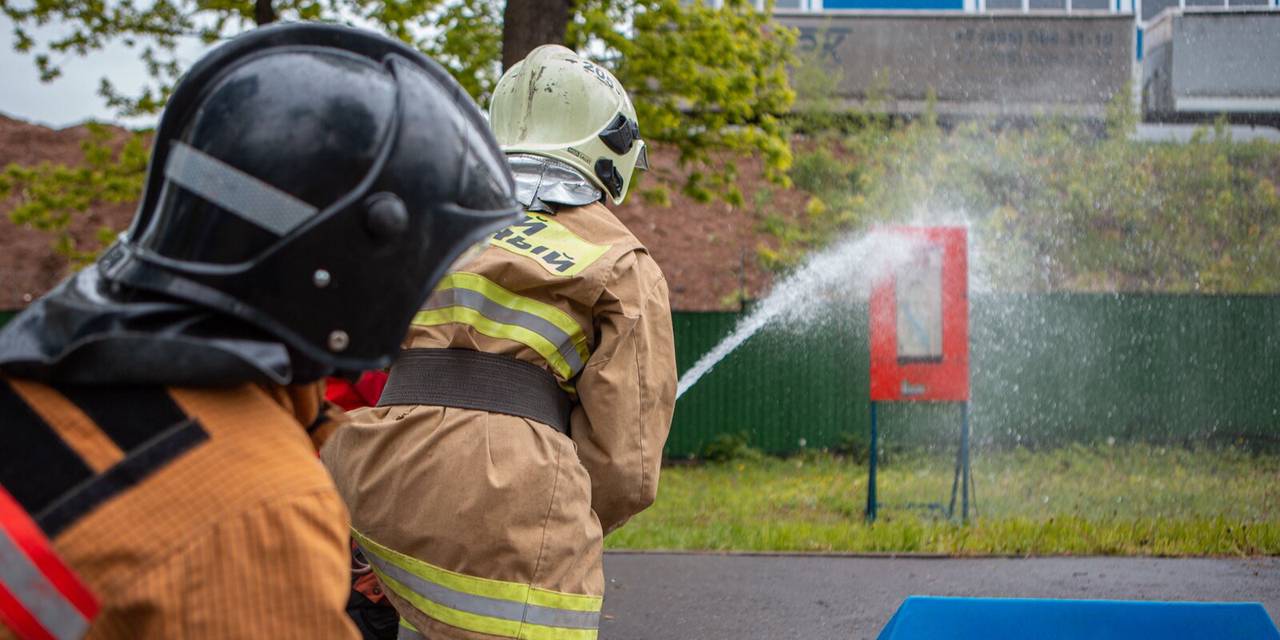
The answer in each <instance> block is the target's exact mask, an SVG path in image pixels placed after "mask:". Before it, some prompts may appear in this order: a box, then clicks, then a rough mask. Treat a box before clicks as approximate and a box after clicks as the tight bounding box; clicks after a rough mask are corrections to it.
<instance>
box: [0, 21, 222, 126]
mask: <svg viewBox="0 0 1280 640" xmlns="http://www.w3.org/2000/svg"><path fill="white" fill-rule="evenodd" d="M37 33H38V34H39V36H38V37H37V41H38V42H41V41H43V39H42V36H43V35H44V34H46V33H50V31H45V30H43V29H42V30H40V31H38V32H37ZM201 51H203V47H201V46H200V44H199V43H198V42H193V43H191V44H189V45H188V46H186V47H184V48H183V49H182V52H181V53H182V57H183V59H184V62H185V64H184V65H183V66H184V67H185V66H187V65H189V64H190V63H191V62H193V61H194V60H195V59H197V58H199V56H200V53H201ZM139 56H140V53H139V51H138V50H137V49H129V48H127V47H125V46H124V45H115V46H112V47H109V48H107V49H105V50H103V51H98V52H94V53H92V54H90V55H89V56H88V57H86V58H80V57H77V56H74V55H68V56H66V58H65V60H64V62H63V64H62V76H61V77H59V78H58V79H57V80H54V81H53V82H51V83H43V82H40V75H39V74H38V73H37V72H36V65H35V62H34V61H33V60H32V58H31V56H30V55H25V54H19V53H16V52H14V50H13V23H12V22H11V21H10V20H9V19H8V18H6V17H3V16H0V113H4V114H5V115H7V116H10V117H15V118H19V119H22V120H27V121H31V122H38V123H40V124H43V125H47V126H51V127H65V126H67V125H73V124H79V123H81V122H84V121H85V120H90V119H95V120H108V121H112V122H120V123H122V124H127V125H129V126H149V125H154V124H155V118H154V117H151V118H142V119H134V120H129V121H125V122H121V121H120V119H118V118H116V117H115V114H114V113H113V112H112V111H111V110H110V109H108V108H107V106H106V104H105V101H104V100H103V99H102V98H101V97H99V96H98V82H99V80H100V79H101V78H102V77H103V76H109V77H110V78H111V81H112V82H113V83H115V84H116V86H117V88H119V89H121V90H129V91H130V92H132V91H134V90H136V89H138V88H140V87H141V86H142V85H143V83H144V82H145V81H146V79H147V70H146V67H145V66H143V64H142V61H141V60H140V59H139Z"/></svg>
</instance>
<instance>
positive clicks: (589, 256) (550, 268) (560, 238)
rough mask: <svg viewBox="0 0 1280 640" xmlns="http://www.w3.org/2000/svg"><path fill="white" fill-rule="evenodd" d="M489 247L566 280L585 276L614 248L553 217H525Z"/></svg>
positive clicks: (497, 236) (499, 235)
mask: <svg viewBox="0 0 1280 640" xmlns="http://www.w3.org/2000/svg"><path fill="white" fill-rule="evenodd" d="M489 244H491V245H493V246H495V247H498V248H501V249H505V250H507V251H510V252H511V253H514V254H516V255H518V256H524V257H526V258H529V259H530V260H533V261H534V262H535V263H537V264H538V266H540V267H542V268H543V269H546V271H547V273H550V274H551V275H555V276H564V277H569V276H575V275H578V274H579V273H582V270H583V269H586V268H587V267H589V266H591V264H592V263H593V262H595V261H596V260H599V259H600V256H603V255H604V254H605V253H607V252H608V251H609V249H610V247H612V245H607V244H593V243H590V242H587V241H586V240H583V239H582V238H580V237H578V234H576V233H574V232H572V231H570V230H569V229H568V228H566V227H565V226H564V225H563V224H560V223H559V222H557V221H556V220H555V219H554V218H553V217H551V216H545V215H542V214H537V213H528V214H525V217H524V219H523V220H521V221H520V222H517V223H515V224H513V225H511V226H510V227H507V228H506V229H503V230H502V231H499V232H497V233H495V234H493V237H492V238H490V239H489Z"/></svg>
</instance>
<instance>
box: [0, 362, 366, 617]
mask: <svg viewBox="0 0 1280 640" xmlns="http://www.w3.org/2000/svg"><path fill="white" fill-rule="evenodd" d="M321 398H322V396H321V390H320V385H318V384H316V385H307V386H297V387H271V388H268V387H263V386H257V385H250V384H242V385H240V386H237V387H230V388H201V389H193V388H172V387H171V388H165V387H160V386H86V385H80V386H76V385H54V386H47V385H45V384H39V383H35V382H30V381H25V380H21V379H15V378H3V377H0V423H3V425H4V431H5V434H4V436H5V447H4V448H3V450H2V453H0V486H2V487H3V491H0V525H3V527H2V528H0V582H2V583H3V587H4V588H3V589H0V619H2V620H3V623H4V624H0V638H13V637H21V638H57V639H58V640H64V639H69V638H78V637H82V636H84V635H85V634H86V633H87V637H89V638H350V637H357V636H356V631H355V628H354V627H353V626H352V624H351V622H350V620H349V619H348V618H347V616H346V614H345V611H344V606H345V603H346V599H347V590H346V587H347V585H348V584H349V583H348V580H347V575H348V571H349V565H348V561H349V552H348V546H347V530H346V527H345V523H346V522H347V516H346V510H345V508H344V506H343V504H342V502H341V501H340V500H339V498H338V496H337V494H336V493H335V491H334V488H333V484H332V482H331V481H330V480H329V478H328V476H327V475H326V474H325V472H324V469H323V468H322V466H321V465H320V463H319V462H318V461H317V460H316V453H315V446H314V444H313V442H312V440H310V439H309V438H308V434H307V431H306V429H305V427H304V425H311V426H314V427H317V429H316V430H317V431H326V430H329V427H326V426H321V424H320V423H322V422H323V421H324V419H323V417H322V415H321V414H322V406H323V405H322V404H321V403H322V399H321ZM6 626H7V627H8V628H7V629H6ZM15 634H18V635H15Z"/></svg>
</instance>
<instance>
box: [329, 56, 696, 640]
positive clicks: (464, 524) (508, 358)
mask: <svg viewBox="0 0 1280 640" xmlns="http://www.w3.org/2000/svg"><path fill="white" fill-rule="evenodd" d="M490 123H491V126H492V127H493V129H494V133H495V136H496V137H497V138H498V141H499V143H500V144H501V145H502V147H503V150H504V151H506V153H507V154H508V159H509V160H510V162H511V166H512V169H513V171H514V173H515V175H516V185H517V186H516V192H517V199H518V200H520V201H521V203H522V204H523V205H524V206H525V208H526V209H527V210H528V214H527V215H526V216H525V218H524V220H523V221H521V222H519V223H518V224H516V225H514V226H511V227H509V228H507V229H505V230H503V231H500V232H498V233H497V234H495V235H494V236H493V237H492V238H491V239H490V241H489V244H488V247H487V248H485V249H484V250H483V252H482V253H480V254H479V255H478V256H477V257H475V258H474V259H472V260H471V261H469V262H467V263H466V264H464V265H463V267H462V268H461V270H458V271H455V272H454V273H452V274H451V275H449V276H447V277H446V278H445V280H444V281H443V282H442V283H441V284H440V285H439V286H438V287H437V288H436V291H435V292H434V294H433V295H432V296H431V298H430V299H428V301H427V304H426V305H425V306H424V308H423V309H422V311H421V312H420V313H419V314H418V315H417V316H416V317H415V319H414V324H413V326H412V327H411V328H410V332H409V336H408V338H407V339H406V347H407V348H406V350H405V351H404V352H403V353H402V354H401V357H400V359H399V360H398V361H397V363H396V365H395V366H394V367H393V368H392V371H391V377H390V380H389V381H388V385H387V389H386V391H385V393H384V395H383V397H382V400H381V402H380V403H379V406H378V407H374V408H367V409H361V410H358V411H356V412H354V413H352V414H350V416H351V418H352V421H353V422H354V424H353V426H352V427H351V428H348V429H344V430H341V431H339V433H338V434H337V435H335V437H334V438H333V439H331V440H330V441H329V443H328V444H327V445H326V447H325V449H324V450H323V451H322V457H323V459H324V461H325V464H326V466H327V467H328V468H329V469H330V471H331V472H332V473H333V475H334V478H335V481H336V482H337V485H338V487H339V492H340V493H341V494H342V496H343V498H344V499H345V500H346V502H347V504H348V506H349V507H350V509H351V512H352V528H353V537H354V539H355V541H356V542H357V544H358V545H359V546H360V548H361V550H362V551H363V552H364V555H365V557H366V558H367V559H368V561H369V563H370V564H371V565H372V568H373V570H374V571H375V572H376V573H377V575H378V577H379V579H380V580H381V581H382V583H383V585H384V587H386V591H387V592H388V593H389V595H390V597H391V599H392V601H393V603H394V604H395V605H396V608H397V609H398V610H399V612H400V614H401V616H402V622H401V631H400V637H402V638H411V637H419V634H421V635H423V636H425V637H428V638H432V639H436V638H468V639H472V638H547V639H560V638H565V639H585V638H594V637H596V633H597V628H598V623H599V617H600V607H601V603H602V596H603V593H604V576H603V568H602V563H601V545H602V539H603V535H604V534H605V533H608V532H609V531H612V530H613V529H616V528H617V527H619V526H621V525H622V524H623V523H625V522H626V521H627V519H629V518H630V517H631V516H633V515H635V514H636V513H638V512H640V511H641V510H643V509H644V508H646V507H647V506H649V504H651V503H652V502H653V500H654V498H655V496H656V492H657V488H658V473H659V470H660V462H661V457H662V448H663V444H664V442H665V440H666V437H667V431H668V429H669V427H670V421H671V413H672V408H673V405H674V402H675V385H676V369H675V354H674V346H673V343H672V330H671V314H670V308H669V303H668V300H667V285H666V281H665V280H664V278H663V276H662V273H661V271H660V270H659V269H658V266H657V264H656V263H654V261H653V259H652V258H651V257H650V256H649V254H648V252H647V251H646V250H645V248H644V247H643V246H642V245H641V244H640V243H639V242H638V241H637V240H636V238H635V236H633V235H632V234H631V232H630V231H628V230H627V228H626V227H625V226H623V224H622V223H620V222H619V221H618V219H617V218H616V217H614V215H613V214H612V213H610V211H609V210H608V209H607V208H605V206H604V205H603V204H602V201H603V200H604V199H605V197H608V198H610V199H611V200H612V201H613V202H615V203H617V202H621V201H622V199H623V198H624V197H625V196H626V192H627V188H628V186H630V183H631V177H632V172H633V170H634V169H636V168H645V166H646V155H645V145H644V142H643V141H642V140H640V137H639V128H638V126H637V124H636V119H635V111H634V109H633V107H632V105H631V102H630V100H629V99H628V97H627V95H626V93H625V91H624V90H623V88H622V86H621V85H620V84H619V83H618V81H617V80H616V79H615V78H613V76H612V75H611V74H609V72H607V71H605V70H604V69H601V68H599V67H597V66H595V65H594V64H592V63H591V62H589V61H586V60H583V59H581V58H579V57H578V56H577V55H575V54H574V53H573V52H571V51H569V50H568V49H565V48H564V47H559V46H554V45H548V46H544V47H540V48H538V49H535V50H534V51H533V52H532V53H531V54H530V55H529V57H528V58H526V59H525V60H524V61H522V62H521V63H519V64H517V65H515V66H514V67H512V68H511V69H510V70H509V71H508V72H507V73H506V74H505V75H504V76H503V77H502V79H501V80H500V81H499V83H498V86H497V88H496V89H495V92H494V98H493V102H492V104H491V106H490Z"/></svg>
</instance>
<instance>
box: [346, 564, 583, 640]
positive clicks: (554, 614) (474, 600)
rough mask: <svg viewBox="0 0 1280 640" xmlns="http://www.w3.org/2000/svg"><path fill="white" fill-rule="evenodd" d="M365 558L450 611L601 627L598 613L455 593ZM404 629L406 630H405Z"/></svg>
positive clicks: (546, 623) (572, 626) (567, 626)
mask: <svg viewBox="0 0 1280 640" xmlns="http://www.w3.org/2000/svg"><path fill="white" fill-rule="evenodd" d="M365 558H367V559H368V560H369V562H370V563H372V564H373V566H375V567H377V569H378V571H380V572H381V573H384V574H386V575H387V576H388V577H390V578H392V579H393V580H395V581H397V582H399V583H400V584H403V585H404V586H406V587H408V588H410V589H412V590H413V592H414V593H416V594H418V595H420V596H422V597H423V598H426V599H427V600H430V601H432V602H434V603H436V604H439V605H443V606H446V607H449V608H450V609H455V610H458V611H464V612H466V613H474V614H476V615H479V616H487V617H490V618H499V619H502V620H512V621H515V622H527V623H530V624H538V625H543V626H547V627H561V628H565V629H596V628H599V626H600V612H598V611H571V610H569V609H555V608H552V607H541V606H538V605H532V604H525V603H523V602H512V601H511V600H499V599H497V598H486V597H484V596H477V595H472V594H470V593H462V592H461V591H454V590H453V589H450V588H448V587H445V586H442V585H438V584H436V583H434V582H429V581H427V580H424V579H422V578H420V577H418V576H416V575H413V574H412V573H409V572H408V571H406V570H405V569H402V568H400V567H398V566H396V565H394V564H391V563H390V562H387V561H386V560H383V559H382V558H379V557H378V556H377V555H375V554H373V553H370V552H368V551H366V552H365ZM401 628H402V629H403V627H401Z"/></svg>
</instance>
